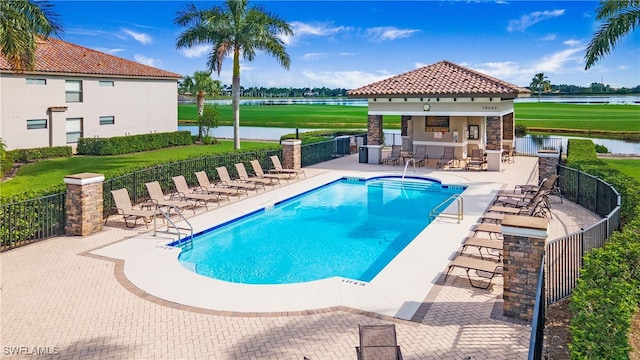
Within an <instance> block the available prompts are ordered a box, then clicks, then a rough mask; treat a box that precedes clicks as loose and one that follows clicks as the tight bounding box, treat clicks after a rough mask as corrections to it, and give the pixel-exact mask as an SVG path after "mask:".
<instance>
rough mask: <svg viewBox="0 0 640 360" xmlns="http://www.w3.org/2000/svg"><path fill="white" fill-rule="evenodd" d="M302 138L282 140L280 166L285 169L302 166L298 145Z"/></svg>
mask: <svg viewBox="0 0 640 360" xmlns="http://www.w3.org/2000/svg"><path fill="white" fill-rule="evenodd" d="M301 144H302V140H297V139H293V140H283V141H282V167H283V168H285V169H300V168H301V167H302V154H301V153H300V147H301Z"/></svg>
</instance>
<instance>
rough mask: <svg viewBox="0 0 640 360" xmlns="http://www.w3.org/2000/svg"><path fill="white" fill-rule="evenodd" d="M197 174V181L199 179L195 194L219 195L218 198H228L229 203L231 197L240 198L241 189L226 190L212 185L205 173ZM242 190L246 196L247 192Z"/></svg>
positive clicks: (199, 172)
mask: <svg viewBox="0 0 640 360" xmlns="http://www.w3.org/2000/svg"><path fill="white" fill-rule="evenodd" d="M195 174H196V179H198V187H196V188H195V192H199V193H203V194H217V195H218V196H224V197H226V199H227V200H228V201H231V200H230V199H229V196H238V197H239V196H240V194H241V192H240V190H241V189H237V188H235V189H231V188H225V187H220V186H216V185H215V184H212V183H211V182H210V181H209V176H208V175H207V173H206V172H204V171H198V172H196V173H195ZM242 190H243V192H244V193H245V194H246V193H247V191H246V190H244V189H242Z"/></svg>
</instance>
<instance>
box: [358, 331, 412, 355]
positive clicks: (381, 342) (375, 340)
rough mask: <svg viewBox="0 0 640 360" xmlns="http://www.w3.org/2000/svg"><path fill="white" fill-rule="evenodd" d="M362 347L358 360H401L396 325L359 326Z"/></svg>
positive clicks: (360, 347)
mask: <svg viewBox="0 0 640 360" xmlns="http://www.w3.org/2000/svg"><path fill="white" fill-rule="evenodd" d="M358 332H359V334H360V346H356V355H357V356H358V360H368V359H372V360H401V359H402V352H401V351H400V346H398V341H397V337H396V325H395V324H388V325H387V324H385V325H358Z"/></svg>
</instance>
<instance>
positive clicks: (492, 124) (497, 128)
mask: <svg viewBox="0 0 640 360" xmlns="http://www.w3.org/2000/svg"><path fill="white" fill-rule="evenodd" d="M486 149H487V150H501V149H502V119H501V118H500V117H499V116H488V117H487V146H486Z"/></svg>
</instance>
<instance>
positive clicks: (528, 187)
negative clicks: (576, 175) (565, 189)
mask: <svg viewBox="0 0 640 360" xmlns="http://www.w3.org/2000/svg"><path fill="white" fill-rule="evenodd" d="M559 178H560V175H557V174H554V175H551V176H549V177H547V178H544V179H542V180H541V181H540V183H539V184H538V185H532V184H525V185H516V186H515V187H514V188H513V191H514V192H516V191H518V190H520V193H521V194H530V193H536V192H537V191H538V190H540V189H541V188H544V189H546V190H549V193H550V194H554V195H558V197H559V198H560V202H561V203H562V196H560V195H561V194H560V188H559V187H558V186H557V183H558V179H559Z"/></svg>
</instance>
